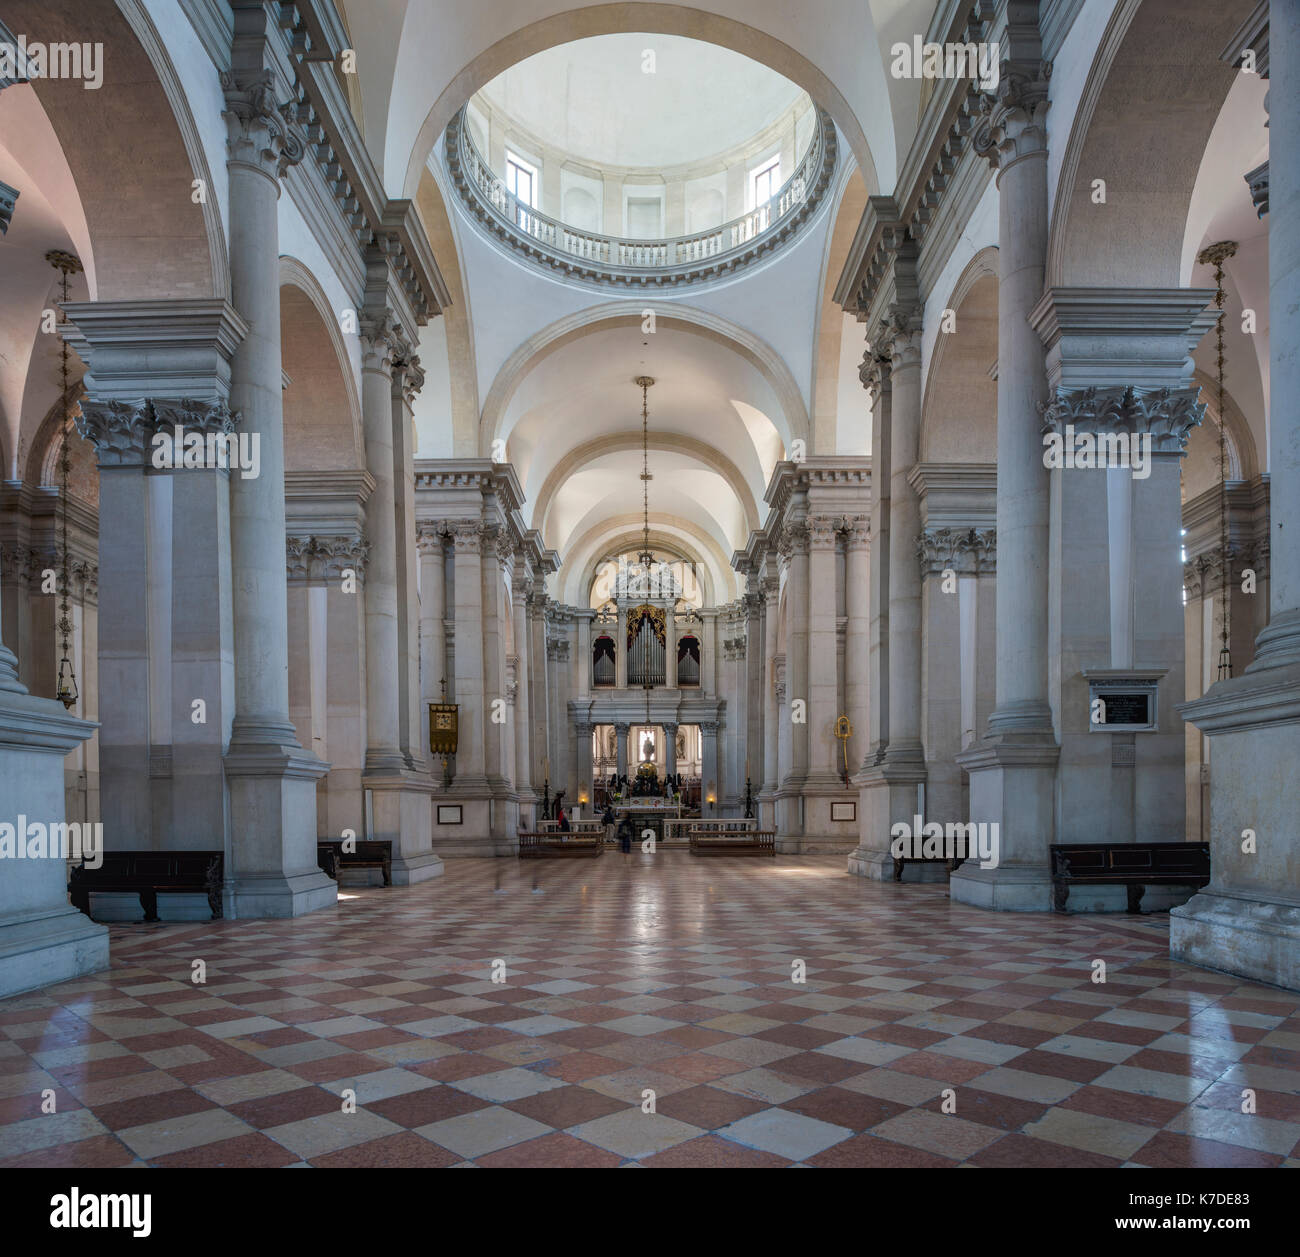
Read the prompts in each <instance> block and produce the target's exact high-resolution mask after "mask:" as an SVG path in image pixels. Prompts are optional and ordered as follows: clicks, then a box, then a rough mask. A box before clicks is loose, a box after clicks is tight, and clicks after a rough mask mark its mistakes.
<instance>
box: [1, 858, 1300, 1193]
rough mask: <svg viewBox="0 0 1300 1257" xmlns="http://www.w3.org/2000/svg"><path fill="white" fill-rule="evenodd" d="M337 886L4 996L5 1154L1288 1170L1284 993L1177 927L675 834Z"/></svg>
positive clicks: (1290, 1129) (151, 1159)
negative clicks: (1188, 940)
mask: <svg viewBox="0 0 1300 1257" xmlns="http://www.w3.org/2000/svg"><path fill="white" fill-rule="evenodd" d="M344 893H345V894H346V895H347V898H345V899H343V900H341V902H340V903H339V905H338V907H337V908H336V909H330V910H327V911H324V912H320V913H317V914H315V915H313V916H309V917H305V918H301V919H299V920H296V921H243V922H240V921H233V922H213V923H204V924H175V925H161V926H159V925H155V926H146V925H138V926H133V925H124V926H114V927H113V940H112V949H113V965H112V968H111V969H110V970H109V971H108V972H106V973H102V974H98V975H95V976H93V977H90V978H86V979H81V980H77V981H73V982H66V983H62V984H61V985H59V986H55V987H51V988H49V989H47V990H44V991H38V992H35V993H32V994H29V995H24V996H17V997H14V998H11V999H8V1000H3V1001H0V1165H3V1166H35V1165H42V1166H129V1165H141V1164H147V1165H156V1166H289V1165H303V1164H308V1165H313V1166H471V1165H476V1166H618V1165H627V1164H631V1163H637V1164H640V1165H644V1166H669V1167H671V1166H787V1165H806V1166H917V1167H924V1166H935V1167H938V1166H955V1165H962V1164H967V1165H973V1166H1079V1167H1085V1166H1121V1165H1133V1166H1276V1165H1282V1164H1289V1165H1293V1166H1294V1165H1300V995H1297V994H1295V993H1287V992H1283V991H1279V990H1275V989H1272V988H1268V987H1261V986H1254V985H1250V984H1246V983H1242V982H1239V981H1238V980H1237V979H1234V978H1231V977H1227V976H1224V975H1221V974H1215V973H1208V972H1205V971H1203V970H1197V969H1192V968H1190V967H1188V966H1185V965H1180V964H1175V963H1172V962H1171V961H1170V960H1169V958H1168V955H1167V917H1162V916H1151V917H1140V918H1139V917H1130V916H1105V917H1101V916H1070V917H1062V916H1053V915H1037V914H1034V915H1012V914H994V913H987V912H982V911H979V910H977V909H971V908H965V907H962V906H960V905H955V904H952V903H950V902H949V900H948V898H947V895H946V891H945V889H944V888H943V887H942V886H922V885H915V886H913V885H908V886H895V885H892V884H878V883H869V882H863V881H860V880H858V879H856V878H852V877H849V876H847V875H846V874H845V873H844V872H843V861H842V860H841V859H838V858H832V857H826V858H820V857H804V858H792V857H780V858H778V859H777V860H776V861H775V862H773V861H770V860H750V859H738V858H734V857H733V858H718V859H707V860H706V859H698V858H692V857H691V856H690V855H688V854H686V853H677V852H669V853H661V854H659V855H658V856H648V855H641V854H638V855H637V856H634V857H632V858H630V859H627V860H626V861H625V858H624V857H622V856H620V855H619V854H618V853H611V854H606V855H604V856H602V857H601V858H600V859H598V860H592V861H587V860H581V861H530V862H527V863H522V864H521V863H516V862H514V861H507V860H459V861H451V862H449V864H448V867H447V873H446V876H444V877H442V878H440V879H438V880H436V881H432V882H426V883H425V884H423V885H421V886H417V887H413V888H408V889H401V888H394V889H388V890H385V889H382V888H374V889H370V888H367V889H360V890H355V891H345V892H344ZM199 960H202V961H203V962H204V963H205V965H206V971H207V973H206V977H207V980H206V983H205V984H203V985H196V984H195V983H194V982H193V981H192V980H191V975H192V973H193V972H194V962H195V961H199ZM1097 961H1104V962H1105V981H1104V982H1096V981H1094V973H1095V972H1096V971H1095V968H1094V966H1095V962H1097ZM801 967H802V969H803V970H806V980H805V981H803V982H798V981H795V980H794V979H795V978H796V977H798V976H799V974H800V969H801ZM494 974H495V976H496V977H497V978H503V979H504V980H503V981H494V980H493V978H494ZM1247 1092H1249V1093H1253V1107H1254V1112H1243V1107H1245V1108H1247V1109H1249V1108H1250V1097H1249V1096H1247V1099H1246V1100H1245V1101H1243V1093H1247ZM51 1093H52V1097H53V1103H52V1104H51V1102H50V1096H51ZM651 1093H653V1094H652V1095H651ZM350 1097H354V1098H355V1106H353V1105H350V1104H349V1103H348V1099H349V1098H350ZM51 1107H53V1109H54V1111H53V1112H50V1111H48V1110H49V1109H50V1108H51ZM353 1107H354V1108H355V1111H345V1110H348V1109H351V1108H353ZM649 1110H652V1111H649Z"/></svg>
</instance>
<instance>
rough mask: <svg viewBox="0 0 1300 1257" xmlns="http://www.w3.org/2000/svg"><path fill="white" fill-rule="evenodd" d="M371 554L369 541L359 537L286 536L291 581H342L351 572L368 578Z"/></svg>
mask: <svg viewBox="0 0 1300 1257" xmlns="http://www.w3.org/2000/svg"><path fill="white" fill-rule="evenodd" d="M369 554H370V545H369V543H368V542H365V541H362V540H361V539H360V538H359V537H349V536H333V537H326V536H322V537H314V536H301V535H299V536H291V537H286V538H285V559H286V564H287V567H288V574H289V579H290V580H291V581H300V582H311V583H313V584H319V583H320V582H322V581H332V580H341V579H342V578H343V573H344V572H347V571H351V572H353V573H354V574H355V575H356V576H357V577H358V578H360V579H363V580H364V578H365V571H366V559H367V557H368V556H369Z"/></svg>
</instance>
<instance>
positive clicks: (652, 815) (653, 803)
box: [614, 798, 682, 842]
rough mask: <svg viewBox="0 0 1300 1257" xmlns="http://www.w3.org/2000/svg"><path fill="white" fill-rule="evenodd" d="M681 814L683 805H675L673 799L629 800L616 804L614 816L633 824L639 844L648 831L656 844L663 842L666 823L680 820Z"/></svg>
mask: <svg viewBox="0 0 1300 1257" xmlns="http://www.w3.org/2000/svg"><path fill="white" fill-rule="evenodd" d="M681 814H682V808H681V804H680V803H675V802H674V801H673V800H672V799H662V798H648V799H628V800H625V801H624V802H622V803H615V804H614V815H615V816H616V817H617V818H618V819H619V820H620V821H621V820H622V819H623V818H624V817H625V816H626V817H627V818H628V819H629V820H630V821H631V822H632V829H633V831H634V833H635V834H636V840H637V841H638V842H640V841H641V839H642V837H643V836H644V834H645V831H646V830H647V829H648V830H650V832H651V833H653V834H654V836H655V842H662V841H663V839H664V821H665V820H670V819H671V820H678V819H680V817H681Z"/></svg>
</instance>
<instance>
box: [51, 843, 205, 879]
mask: <svg viewBox="0 0 1300 1257" xmlns="http://www.w3.org/2000/svg"><path fill="white" fill-rule="evenodd" d="M224 862H225V856H224V855H223V853H222V852H220V851H105V852H104V857H103V863H102V864H101V865H100V867H99V868H97V869H92V868H87V867H86V866H85V864H84V863H83V864H79V865H77V866H76V867H75V868H74V869H73V870H72V880H73V881H74V882H81V881H86V882H111V881H133V882H153V883H154V884H156V885H165V884H166V883H168V882H196V883H203V882H205V881H208V880H209V879H210V878H211V879H215V880H216V881H220V880H221V871H222V867H223V865H224Z"/></svg>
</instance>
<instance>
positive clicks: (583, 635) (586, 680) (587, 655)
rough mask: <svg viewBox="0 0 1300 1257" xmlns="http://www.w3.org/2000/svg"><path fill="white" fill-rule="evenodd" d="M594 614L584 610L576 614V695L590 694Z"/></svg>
mask: <svg viewBox="0 0 1300 1257" xmlns="http://www.w3.org/2000/svg"><path fill="white" fill-rule="evenodd" d="M594 614H595V612H594V611H590V610H586V609H584V610H580V611H579V612H578V657H577V659H576V660H575V663H576V664H577V678H576V679H577V682H578V684H577V687H576V693H577V694H579V695H586V694H590V693H591V684H592V675H591V620H592V616H593V615H594Z"/></svg>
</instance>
